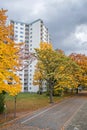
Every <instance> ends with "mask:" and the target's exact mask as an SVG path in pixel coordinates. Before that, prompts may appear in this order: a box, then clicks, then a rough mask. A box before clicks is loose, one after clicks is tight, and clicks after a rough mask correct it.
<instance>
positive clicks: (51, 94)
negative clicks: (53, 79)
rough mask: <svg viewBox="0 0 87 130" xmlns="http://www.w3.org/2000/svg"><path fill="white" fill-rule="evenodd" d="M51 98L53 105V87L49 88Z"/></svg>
mask: <svg viewBox="0 0 87 130" xmlns="http://www.w3.org/2000/svg"><path fill="white" fill-rule="evenodd" d="M49 87H50V88H49V96H50V97H49V98H50V103H53V88H52V86H49Z"/></svg>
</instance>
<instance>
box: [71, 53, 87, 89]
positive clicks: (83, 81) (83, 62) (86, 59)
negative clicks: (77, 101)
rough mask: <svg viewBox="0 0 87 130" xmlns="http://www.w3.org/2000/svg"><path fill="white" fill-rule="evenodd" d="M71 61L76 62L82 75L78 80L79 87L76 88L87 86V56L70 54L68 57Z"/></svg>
mask: <svg viewBox="0 0 87 130" xmlns="http://www.w3.org/2000/svg"><path fill="white" fill-rule="evenodd" d="M69 57H70V58H71V59H72V60H73V61H75V62H76V64H78V65H79V66H80V67H81V69H82V75H81V77H80V78H79V85H78V87H79V86H80V85H81V86H85V87H86V86H87V56H86V55H84V54H76V53H72V54H71V55H70V56H69Z"/></svg>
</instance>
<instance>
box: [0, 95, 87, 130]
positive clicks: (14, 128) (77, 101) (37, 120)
mask: <svg viewBox="0 0 87 130" xmlns="http://www.w3.org/2000/svg"><path fill="white" fill-rule="evenodd" d="M83 106H84V107H83ZM85 111H86V115H87V98H84V97H79V96H77V97H72V98H69V99H65V100H63V101H61V102H60V103H58V104H53V105H52V106H51V107H48V108H44V109H41V110H38V111H36V112H34V113H33V114H31V115H30V114H27V115H26V116H25V117H24V118H21V119H19V120H17V121H15V122H14V123H13V125H10V126H6V127H3V128H1V129H0V130H80V129H78V128H79V127H77V124H75V125H74V122H77V121H78V120H79V118H80V119H82V116H83V119H85V120H86V119H87V116H85ZM78 112H80V114H76V113H78ZM75 115H76V117H75V120H73V121H72V122H71V123H70V121H71V119H73V117H74V116H75ZM86 121H87V120H86ZM78 122H79V123H80V121H78ZM84 124H85V123H84ZM81 130H87V128H86V125H84V127H83V129H81Z"/></svg>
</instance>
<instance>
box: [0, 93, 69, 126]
mask: <svg viewBox="0 0 87 130" xmlns="http://www.w3.org/2000/svg"><path fill="white" fill-rule="evenodd" d="M69 96H71V94H66V95H64V96H62V97H58V96H54V97H53V99H54V102H60V101H61V100H62V99H64V98H65V97H69ZM14 101H15V100H14V97H12V96H9V95H7V94H6V95H5V104H6V106H7V109H6V111H5V113H4V114H2V115H0V124H2V123H4V122H5V121H9V120H11V119H13V118H14V104H15V103H14ZM49 104H50V103H49V96H47V95H46V94H42V95H39V94H32V93H20V94H18V95H17V98H16V117H19V116H21V115H22V114H24V113H27V112H32V111H35V110H38V109H41V108H44V107H46V106H48V105H49ZM5 115H6V117H5Z"/></svg>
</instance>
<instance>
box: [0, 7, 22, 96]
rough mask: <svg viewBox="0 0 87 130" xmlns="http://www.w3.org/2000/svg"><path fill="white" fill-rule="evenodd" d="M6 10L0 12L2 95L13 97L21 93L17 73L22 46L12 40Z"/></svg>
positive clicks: (0, 89)
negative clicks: (5, 93)
mask: <svg viewBox="0 0 87 130" xmlns="http://www.w3.org/2000/svg"><path fill="white" fill-rule="evenodd" d="M6 12H7V11H6V10H3V9H1V10H0V93H3V92H7V93H9V94H10V95H12V96H15V95H17V94H18V93H19V92H20V91H21V84H20V80H19V77H18V76H17V74H16V71H17V69H18V67H19V65H20V60H19V51H20V45H16V44H15V43H14V41H13V40H12V39H11V38H10V36H11V35H12V33H13V31H12V26H11V25H10V26H9V25H7V16H6Z"/></svg>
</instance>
